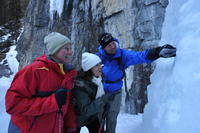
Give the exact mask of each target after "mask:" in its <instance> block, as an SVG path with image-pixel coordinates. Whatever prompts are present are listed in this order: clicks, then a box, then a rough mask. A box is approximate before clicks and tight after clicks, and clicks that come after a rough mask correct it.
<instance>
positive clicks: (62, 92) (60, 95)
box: [55, 88, 67, 108]
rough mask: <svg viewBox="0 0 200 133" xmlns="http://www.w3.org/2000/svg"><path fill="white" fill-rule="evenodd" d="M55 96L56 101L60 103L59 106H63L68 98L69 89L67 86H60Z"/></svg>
mask: <svg viewBox="0 0 200 133" xmlns="http://www.w3.org/2000/svg"><path fill="white" fill-rule="evenodd" d="M55 98H56V102H57V104H58V107H59V108H62V106H63V105H64V104H66V99H67V89H65V88H59V89H58V90H57V91H56V92H55Z"/></svg>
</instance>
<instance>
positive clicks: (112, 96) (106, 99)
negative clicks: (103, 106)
mask: <svg viewBox="0 0 200 133" xmlns="http://www.w3.org/2000/svg"><path fill="white" fill-rule="evenodd" d="M118 93H120V91H116V92H110V93H107V94H105V95H103V96H102V100H103V101H104V102H105V103H107V102H109V101H113V100H114V99H115V96H116V95H117V94H118Z"/></svg>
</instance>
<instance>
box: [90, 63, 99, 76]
mask: <svg viewBox="0 0 200 133" xmlns="http://www.w3.org/2000/svg"><path fill="white" fill-rule="evenodd" d="M92 73H93V75H94V76H95V77H99V76H101V64H100V63H99V64H96V66H94V67H92Z"/></svg>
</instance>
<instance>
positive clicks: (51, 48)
mask: <svg viewBox="0 0 200 133" xmlns="http://www.w3.org/2000/svg"><path fill="white" fill-rule="evenodd" d="M44 43H45V44H46V48H47V50H48V55H53V54H55V53H56V52H57V51H58V50H59V49H60V48H61V47H63V46H64V45H66V44H71V41H70V40H69V38H68V37H66V36H64V35H62V34H60V33H58V32H52V33H50V34H48V35H47V36H45V38H44Z"/></svg>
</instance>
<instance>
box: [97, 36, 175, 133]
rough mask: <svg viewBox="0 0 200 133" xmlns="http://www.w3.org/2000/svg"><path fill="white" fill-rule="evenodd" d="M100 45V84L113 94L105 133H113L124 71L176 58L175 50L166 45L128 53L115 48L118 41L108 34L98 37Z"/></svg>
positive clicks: (118, 109) (106, 91)
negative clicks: (164, 59) (136, 65)
mask: <svg viewBox="0 0 200 133" xmlns="http://www.w3.org/2000/svg"><path fill="white" fill-rule="evenodd" d="M98 42H99V44H100V47H99V51H98V53H97V55H98V56H99V57H100V58H101V60H102V64H103V68H102V73H103V76H102V82H103V86H104V91H105V93H110V94H115V96H114V97H113V99H111V100H110V104H109V110H108V112H107V116H106V127H108V128H107V129H106V133H115V128H116V123H117V116H118V114H119V111H120V104H121V98H122V93H121V92H122V91H121V88H122V86H123V81H122V79H123V77H124V70H125V69H126V68H128V67H129V66H130V65H135V64H142V63H151V62H152V61H154V60H156V59H158V58H159V57H164V58H168V57H174V56H176V48H175V47H173V46H171V45H169V44H167V45H164V46H162V47H157V48H153V49H149V50H145V51H130V50H124V49H120V48H119V47H117V43H118V40H117V39H116V38H114V37H113V36H112V35H111V34H110V33H103V34H101V35H100V36H99V39H98Z"/></svg>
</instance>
